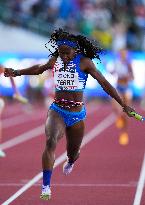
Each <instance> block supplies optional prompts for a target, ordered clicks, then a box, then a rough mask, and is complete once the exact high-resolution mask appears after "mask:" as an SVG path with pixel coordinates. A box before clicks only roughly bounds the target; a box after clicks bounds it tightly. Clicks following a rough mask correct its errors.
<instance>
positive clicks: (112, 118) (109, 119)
mask: <svg viewBox="0 0 145 205" xmlns="http://www.w3.org/2000/svg"><path fill="white" fill-rule="evenodd" d="M114 121H115V115H114V114H110V115H109V116H107V117H106V118H105V120H103V121H102V122H101V123H99V124H98V125H97V126H95V127H94V128H93V129H92V130H91V131H90V132H89V133H87V134H86V135H85V136H84V140H83V143H82V147H83V146H85V145H86V144H87V143H89V142H90V141H91V140H92V139H93V138H95V137H97V136H98V135H99V134H100V133H101V132H103V131H104V130H105V129H106V128H108V127H109V126H111V125H112V124H113V123H114ZM106 123H107V125H106ZM65 159H66V152H64V153H63V154H62V155H60V156H59V157H58V158H57V159H56V161H55V164H54V168H55V167H57V166H58V165H59V164H61V163H62V162H63V161H64V160H65ZM41 178H42V172H40V173H38V174H37V175H36V176H35V177H34V178H32V179H31V180H30V181H29V182H28V183H26V184H25V185H24V186H23V187H22V188H20V189H19V190H18V191H17V192H16V193H15V194H13V195H12V196H11V197H10V198H9V199H8V200H6V201H5V202H4V203H3V204H1V205H8V204H10V203H11V202H12V201H14V200H15V199H16V198H18V197H19V196H20V195H21V194H22V193H24V192H25V191H26V190H28V189H29V188H30V187H31V186H33V184H35V183H36V182H38V181H39V180H40V179H41Z"/></svg>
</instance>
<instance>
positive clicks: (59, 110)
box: [5, 29, 133, 200]
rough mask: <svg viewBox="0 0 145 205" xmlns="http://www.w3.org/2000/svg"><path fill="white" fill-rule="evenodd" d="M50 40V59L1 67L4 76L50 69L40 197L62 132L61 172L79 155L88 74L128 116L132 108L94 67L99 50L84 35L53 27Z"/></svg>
mask: <svg viewBox="0 0 145 205" xmlns="http://www.w3.org/2000/svg"><path fill="white" fill-rule="evenodd" d="M50 42H52V43H54V44H55V45H56V46H57V47H56V50H55V52H54V53H52V57H51V58H50V60H49V61H48V62H47V63H46V64H44V65H34V66H32V67H29V68H26V69H22V70H14V69H12V68H5V76H6V77H9V76H13V77H16V76H20V75H39V74H41V73H43V72H44V71H46V70H49V69H53V75H54V83H55V98H54V102H53V103H52V104H51V106H50V108H49V110H48V116H47V119H46V126H45V134H46V146H45V149H44V152H43V155H42V168H43V185H42V193H41V196H40V198H42V199H45V200H47V199H50V197H51V189H50V179H51V175H52V170H53V166H54V161H55V149H56V145H57V143H58V141H59V139H60V138H61V137H62V136H63V135H64V134H65V135H66V149H67V157H68V158H67V161H66V162H65V164H64V166H63V172H64V174H69V173H70V172H71V171H72V169H73V166H74V162H75V161H76V160H77V159H78V157H79V154H80V146H81V142H82V139H83V136H84V119H85V117H86V110H85V106H84V103H83V90H84V89H85V84H86V80H87V77H88V74H90V75H91V76H93V77H94V78H95V79H96V80H97V81H98V82H99V83H100V85H101V86H102V88H103V89H104V90H105V91H106V92H107V93H108V94H109V95H110V96H111V97H112V98H114V99H115V100H116V101H117V102H118V103H119V104H120V106H121V107H122V108H123V111H124V112H126V113H127V114H128V115H129V112H130V111H132V110H133V109H132V108H130V107H128V106H127V105H126V104H125V103H124V101H123V100H122V99H121V98H120V97H119V95H118V93H117V91H116V90H115V89H114V88H113V87H112V86H111V85H110V83H109V82H108V81H107V80H106V79H105V78H104V77H103V76H102V74H101V73H100V72H99V71H98V70H97V69H96V67H95V65H94V64H93V62H92V59H93V58H98V59H99V53H100V50H99V49H98V48H97V47H96V46H95V45H93V44H92V42H91V41H89V40H88V39H87V38H86V37H84V36H81V35H73V34H70V33H68V32H65V31H63V30H62V29H58V30H56V31H55V32H54V33H53V34H52V35H51V39H50Z"/></svg>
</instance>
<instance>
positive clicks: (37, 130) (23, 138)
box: [0, 124, 44, 150]
mask: <svg viewBox="0 0 145 205" xmlns="http://www.w3.org/2000/svg"><path fill="white" fill-rule="evenodd" d="M42 133H44V124H42V125H40V126H39V127H36V128H34V129H31V130H29V131H28V132H25V133H23V134H21V135H18V136H17V137H15V138H13V139H11V140H8V141H6V142H4V143H2V144H1V145H0V148H1V149H2V150H6V149H8V148H11V147H14V146H16V145H18V144H21V143H23V142H25V141H28V140H30V139H32V138H35V137H37V136H40V135H41V134H42Z"/></svg>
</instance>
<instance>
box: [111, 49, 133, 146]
mask: <svg viewBox="0 0 145 205" xmlns="http://www.w3.org/2000/svg"><path fill="white" fill-rule="evenodd" d="M112 74H114V75H115V76H116V77H117V87H116V88H117V91H118V93H119V94H120V96H121V97H122V99H123V101H124V102H125V103H126V104H128V105H131V102H132V91H131V88H130V82H131V81H132V80H133V79H134V77H133V71H132V66H131V63H130V61H129V57H128V51H127V49H125V48H123V49H121V50H119V51H118V58H117V60H116V61H115V62H114V65H113V70H112ZM112 104H113V108H114V111H115V113H116V115H117V120H116V126H117V128H119V129H120V131H121V133H120V136H119V143H120V144H121V145H127V144H128V143H129V137H128V119H127V116H126V115H125V113H123V112H121V109H120V106H118V104H117V103H116V101H114V100H113V99H112Z"/></svg>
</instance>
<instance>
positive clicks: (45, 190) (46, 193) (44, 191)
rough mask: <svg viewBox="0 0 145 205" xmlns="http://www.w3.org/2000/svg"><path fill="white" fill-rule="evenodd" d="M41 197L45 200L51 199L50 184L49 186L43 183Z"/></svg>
mask: <svg viewBox="0 0 145 205" xmlns="http://www.w3.org/2000/svg"><path fill="white" fill-rule="evenodd" d="M40 199H43V200H49V199H51V189H50V186H49V185H47V186H44V185H42V193H41V195H40Z"/></svg>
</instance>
